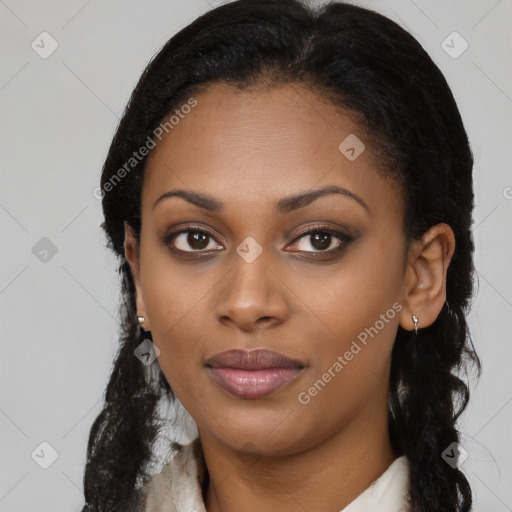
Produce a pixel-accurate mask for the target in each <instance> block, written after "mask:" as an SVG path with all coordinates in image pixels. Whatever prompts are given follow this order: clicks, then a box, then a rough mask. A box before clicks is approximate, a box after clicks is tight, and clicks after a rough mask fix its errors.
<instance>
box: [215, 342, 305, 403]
mask: <svg viewBox="0 0 512 512" xmlns="http://www.w3.org/2000/svg"><path fill="white" fill-rule="evenodd" d="M206 368H207V370H208V373H209V375H210V376H211V377H212V379H213V380H214V382H215V383H216V384H218V385H219V386H220V387H221V388H222V389H224V390H226V391H228V392H229V393H231V394H232V395H234V396H236V397H238V398H245V399H256V398H263V397H265V396H267V395H270V394H271V393H274V392H275V391H277V390H278V389H281V388H283V387H284V386H286V385H288V384H289V383H290V382H292V381H293V380H294V379H295V378H296V377H297V376H298V375H299V374H300V373H301V372H302V370H304V368H305V365H304V364H303V363H301V362H300V361H297V360H295V359H290V358H288V357H286V356H284V355H283V354H280V353H278V352H273V351H271V350H265V349H257V350H250V351H248V350H240V349H236V350H228V351H226V352H221V353H219V354H216V355H215V356H213V357H212V358H211V359H209V360H208V361H207V363H206Z"/></svg>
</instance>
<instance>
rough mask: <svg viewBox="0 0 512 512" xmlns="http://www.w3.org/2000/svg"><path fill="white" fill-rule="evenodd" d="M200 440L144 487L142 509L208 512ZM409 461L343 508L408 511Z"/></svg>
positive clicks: (150, 511) (393, 468) (392, 467)
mask: <svg viewBox="0 0 512 512" xmlns="http://www.w3.org/2000/svg"><path fill="white" fill-rule="evenodd" d="M199 453H200V444H199V440H195V441H193V442H192V443H190V444H188V445H186V446H183V447H182V448H181V449H180V450H179V451H178V452H177V453H176V455H175V456H174V457H173V459H172V460H171V461H170V462H169V463H168V464H167V465H166V466H164V468H163V469H162V471H161V472H160V473H159V474H157V475H156V476H154V477H153V478H152V479H151V480H150V481H149V482H148V484H146V486H144V487H143V488H142V489H141V491H140V492H141V496H142V500H141V502H140V504H139V508H138V509H137V511H138V512H191V511H193V512H206V509H205V505H204V502H203V498H202V493H201V486H200V481H201V476H200V473H199V472H200V457H199ZM408 482H409V474H408V462H407V458H406V457H405V456H402V457H399V458H397V459H395V460H394V461H393V463H392V464H391V465H390V466H389V467H388V469H387V470H386V471H385V472H384V473H383V474H382V475H381V476H380V477H379V478H378V479H377V480H375V482H373V483H372V484H371V485H370V486H369V487H368V488H367V489H366V490H365V491H364V492H363V493H361V494H360V495H359V496H358V497H357V498H356V499H355V500H354V501H352V502H351V503H350V504H349V505H347V506H346V507H345V508H344V509H343V510H342V511H340V512H407V511H408V510H409V509H408V507H407V492H408Z"/></svg>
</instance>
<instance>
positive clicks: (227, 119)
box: [143, 84, 397, 206]
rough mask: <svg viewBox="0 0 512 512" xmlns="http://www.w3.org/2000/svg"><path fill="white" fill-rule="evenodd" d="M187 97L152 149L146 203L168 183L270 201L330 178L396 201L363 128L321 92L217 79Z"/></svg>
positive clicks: (367, 196)
mask: <svg viewBox="0 0 512 512" xmlns="http://www.w3.org/2000/svg"><path fill="white" fill-rule="evenodd" d="M193 100H195V102H196V104H195V106H194V107H193V108H190V109H189V108H183V110H180V106H179V105H178V106H177V107H175V109H174V113H175V114H176V115H175V116H174V118H173V121H174V123H173V125H172V129H168V132H167V133H164V135H163V137H162V138H161V140H160V141H157V145H156V147H155V148H154V149H153V150H152V152H151V153H150V156H149V158H148V161H147V164H146V171H145V172H146V174H145V183H144V191H143V203H146V206H147V205H148V204H149V202H151V203H152V202H154V201H155V200H156V199H157V197H158V196H159V195H160V194H161V193H163V192H165V191H167V190H170V189H173V188H180V189H183V188H185V189H186V188H189V189H192V190H194V191H202V192H207V193H209V194H211V195H215V196H218V197H219V198H222V200H223V201H224V202H227V203H230V202H233V203H235V202H237V201H240V200H241V198H244V200H245V201H250V200H258V201H260V202H261V201H262V200H264V199H265V198H266V197H268V198H269V199H270V198H271V199H272V201H274V200H275V199H277V198H279V197H283V196H285V195H289V194H291V193H293V192H297V191H304V190H305V189H312V188H315V187H317V186H322V185H328V184H335V185H339V186H343V187H345V188H347V189H349V190H351V191H352V192H354V193H355V194H357V195H359V196H360V197H362V198H363V200H364V201H365V202H367V203H368V202H372V200H376V199H379V200H382V199H386V197H387V199H388V200H389V201H388V202H389V205H396V197H397V193H396V191H395V188H394V187H393V186H392V185H391V184H390V183H388V182H387V180H385V179H383V178H382V177H381V176H380V175H379V174H380V173H379V172H378V171H379V170H380V169H378V165H379V158H378V156H377V154H376V152H375V151H374V150H373V148H372V145H371V144H370V141H369V140H367V138H366V136H365V132H364V130H363V128H362V127H361V126H359V125H358V124H357V123H356V122H355V121H354V120H353V119H352V118H351V116H350V115H349V114H348V113H346V112H343V111H342V110H341V109H339V108H335V107H334V106H333V105H332V104H331V103H329V102H328V101H326V100H324V99H323V98H322V97H321V95H320V94H319V93H315V92H312V91H311V90H308V89H306V88H305V87H301V86H300V85H297V84H283V85H279V86H273V87H271V88H268V89H264V88H259V89H252V90H244V91H239V90H237V89H235V88H233V87H231V86H229V85H221V84H215V85H210V86H208V88H207V89H206V90H204V91H203V92H201V93H200V94H197V95H194V96H193ZM188 103H189V104H190V101H189V102H188ZM185 104H187V100H185V101H184V102H183V104H182V105H185ZM185 112H186V113H185ZM171 114H173V113H171ZM168 117H169V116H167V118H168ZM347 150H348V153H347ZM354 156H355V157H356V158H353V157H354ZM244 204H247V203H244ZM389 205H388V206H389Z"/></svg>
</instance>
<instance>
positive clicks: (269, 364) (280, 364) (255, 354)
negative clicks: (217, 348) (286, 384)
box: [206, 349, 304, 370]
mask: <svg viewBox="0 0 512 512" xmlns="http://www.w3.org/2000/svg"><path fill="white" fill-rule="evenodd" d="M206 366H209V367H211V368H236V369H241V370H263V369H266V368H290V367H300V368H303V367H304V364H303V363H301V362H300V361H298V360H296V359H290V358H289V357H286V356H285V355H283V354H280V353H279V352H274V351H273V350H266V349H255V350H242V349H233V350H226V351H225V352H220V353H218V354H215V355H214V356H213V357H211V358H210V359H209V360H208V361H207V362H206Z"/></svg>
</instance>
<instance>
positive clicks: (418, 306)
mask: <svg viewBox="0 0 512 512" xmlns="http://www.w3.org/2000/svg"><path fill="white" fill-rule="evenodd" d="M454 252H455V235H454V234H453V231H452V229H451V227H450V226H449V225H448V224H445V223H442V224H436V225H435V226H432V227H431V228H430V229H429V230H428V231H427V232H426V233H425V234H424V235H423V237H422V239H421V240H420V241H419V242H415V243H414V244H412V245H411V247H410V249H409V253H408V262H407V268H406V271H405V272H406V273H405V280H404V283H405V284H404V286H405V289H404V294H405V296H404V300H403V305H404V308H403V310H402V312H401V314H400V326H401V327H402V328H404V329H406V330H409V331H412V330H413V329H414V322H413V319H412V315H416V316H417V317H418V328H420V327H428V326H429V325H431V324H433V323H434V321H435V320H436V318H437V317H438V315H439V313H440V312H441V309H442V308H443V305H444V303H445V301H446V274H447V271H448V266H449V264H450V261H451V259H452V256H453V253H454Z"/></svg>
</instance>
